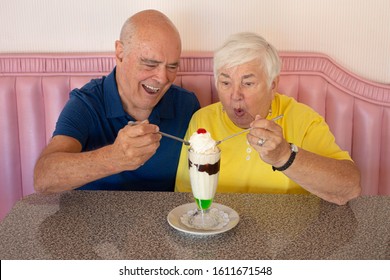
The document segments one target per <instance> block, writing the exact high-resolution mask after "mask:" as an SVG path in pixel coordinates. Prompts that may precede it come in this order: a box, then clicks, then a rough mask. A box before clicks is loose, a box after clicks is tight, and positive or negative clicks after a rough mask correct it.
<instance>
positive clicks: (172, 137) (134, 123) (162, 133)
mask: <svg viewBox="0 0 390 280" xmlns="http://www.w3.org/2000/svg"><path fill="white" fill-rule="evenodd" d="M143 122H144V121H143ZM141 123H142V122H141ZM127 124H128V125H131V126H133V125H136V124H137V123H136V122H135V121H129V122H128V123H127ZM158 133H160V134H161V135H162V136H165V137H168V138H171V139H174V140H176V141H180V142H183V143H184V145H187V146H189V145H190V142H188V141H186V140H184V139H182V138H179V137H176V136H173V135H171V134H168V133H165V132H162V131H159V132H158Z"/></svg>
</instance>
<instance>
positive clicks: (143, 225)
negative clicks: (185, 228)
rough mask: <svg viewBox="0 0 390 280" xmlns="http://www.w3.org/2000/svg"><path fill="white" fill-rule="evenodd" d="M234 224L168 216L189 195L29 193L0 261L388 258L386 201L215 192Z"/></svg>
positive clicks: (389, 204)
mask: <svg viewBox="0 0 390 280" xmlns="http://www.w3.org/2000/svg"><path fill="white" fill-rule="evenodd" d="M215 201H216V202H218V203H220V204H223V205H226V206H229V207H230V208H232V209H234V210H235V211H237V213H238V214H239V216H240V221H239V223H238V224H237V226H236V227H234V228H232V229H231V230H229V231H226V232H224V233H220V234H216V235H208V236H199V235H192V234H189V233H184V232H181V231H178V230H176V229H174V228H172V227H171V226H170V225H169V223H168V222H167V215H168V213H169V212H170V211H171V210H172V209H174V208H175V207H177V206H179V205H182V204H185V203H189V202H192V196H191V194H189V193H157V192H102V191H71V192H66V193H62V194H56V195H39V194H33V195H30V196H27V197H25V198H24V199H22V200H21V201H19V202H18V203H17V204H16V205H15V206H14V208H13V209H12V211H11V212H10V213H9V214H8V215H7V216H6V218H5V219H4V220H3V221H2V222H1V224H0V259H283V260H286V259H298V260H299V259H375V260H377V259H387V260H388V259H390V197H389V196H375V197H360V198H357V199H355V200H353V201H351V202H349V203H348V204H347V205H345V206H337V205H334V204H331V203H328V202H325V201H322V200H320V199H319V198H317V197H314V196H311V195H265V194H217V196H216V198H215Z"/></svg>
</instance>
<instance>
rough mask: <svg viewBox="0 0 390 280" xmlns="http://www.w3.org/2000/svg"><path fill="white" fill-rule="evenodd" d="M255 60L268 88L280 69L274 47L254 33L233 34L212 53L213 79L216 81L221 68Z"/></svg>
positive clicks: (279, 62)
mask: <svg viewBox="0 0 390 280" xmlns="http://www.w3.org/2000/svg"><path fill="white" fill-rule="evenodd" d="M255 59H257V60H259V63H260V67H262V68H263V69H264V71H265V74H266V76H267V77H268V80H267V84H268V86H269V87H270V86H271V84H272V81H273V80H274V79H275V78H276V77H277V76H278V75H279V73H280V68H281V61H280V58H279V55H278V52H277V50H276V49H275V47H274V46H272V45H271V44H270V43H268V42H267V40H265V39H264V38H263V37H261V36H259V35H257V34H256V33H252V32H241V33H236V34H233V35H231V36H230V37H229V38H228V39H227V40H226V42H225V43H224V44H223V45H222V47H220V48H219V49H218V50H216V51H215V53H214V78H215V80H216V81H217V79H218V71H219V70H220V69H221V68H225V67H228V68H230V67H234V66H238V65H242V64H245V63H247V62H250V61H252V60H255Z"/></svg>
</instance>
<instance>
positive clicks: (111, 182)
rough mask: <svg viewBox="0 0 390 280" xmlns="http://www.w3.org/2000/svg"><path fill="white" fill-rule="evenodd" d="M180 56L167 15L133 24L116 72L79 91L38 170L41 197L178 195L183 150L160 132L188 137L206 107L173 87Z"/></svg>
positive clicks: (127, 26)
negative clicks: (196, 116) (124, 192)
mask: <svg viewBox="0 0 390 280" xmlns="http://www.w3.org/2000/svg"><path fill="white" fill-rule="evenodd" d="M180 54H181V39H180V34H179V32H178V31H177V29H176V27H175V26H174V24H173V23H172V22H171V21H170V20H169V18H167V17H166V16H165V15H164V14H162V13H161V12H158V11H155V10H146V11H142V12H139V13H137V14H135V15H133V16H132V17H130V18H129V19H128V20H127V21H126V22H125V23H124V25H123V27H122V30H121V32H120V39H119V40H117V41H116V42H115V58H116V67H115V68H114V69H113V71H112V72H111V73H110V74H109V75H108V76H107V77H102V78H100V79H95V80H92V81H90V82H89V83H88V84H86V85H85V86H84V87H82V88H81V89H74V90H72V91H71V93H70V98H69V101H68V102H67V104H66V105H65V107H64V109H63V111H62V112H61V114H60V116H59V119H58V121H57V124H56V128H55V131H54V133H53V137H52V139H51V141H50V142H49V144H48V145H47V147H46V148H45V149H44V150H43V152H42V154H41V156H40V157H39V159H38V161H37V163H36V166H35V170H34V187H35V190H36V191H37V192H42V193H55V192H62V191H67V190H72V189H79V190H128V191H131V190H133V191H173V190H174V183H175V176H176V169H177V164H178V159H179V154H180V148H181V143H180V142H177V141H174V140H171V139H169V138H165V137H164V138H162V137H161V135H160V134H159V133H158V132H159V131H160V130H161V131H163V132H166V133H170V134H172V135H176V136H178V137H184V135H185V132H186V129H187V126H188V123H189V121H190V118H191V116H192V114H193V113H194V112H195V111H197V110H198V109H199V107H200V105H199V102H198V100H197V98H196V96H195V94H194V93H192V92H189V91H187V90H184V89H182V88H180V87H178V86H175V85H173V84H172V83H173V81H174V80H175V78H176V74H177V71H178V67H179V60H180ZM129 123H130V124H129Z"/></svg>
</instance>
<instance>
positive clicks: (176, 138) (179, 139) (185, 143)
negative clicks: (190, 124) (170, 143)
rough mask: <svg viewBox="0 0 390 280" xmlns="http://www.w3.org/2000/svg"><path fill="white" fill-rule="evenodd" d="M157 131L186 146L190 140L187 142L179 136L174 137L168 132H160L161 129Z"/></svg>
mask: <svg viewBox="0 0 390 280" xmlns="http://www.w3.org/2000/svg"><path fill="white" fill-rule="evenodd" d="M159 133H160V134H161V135H162V136H165V137H168V138H171V139H174V140H176V141H180V142H183V143H184V145H187V146H189V145H190V142H188V141H186V140H184V139H181V138H179V137H176V136H173V135H170V134H168V133H165V132H161V131H159Z"/></svg>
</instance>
